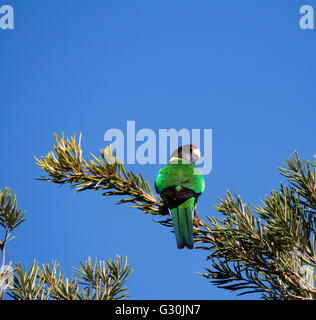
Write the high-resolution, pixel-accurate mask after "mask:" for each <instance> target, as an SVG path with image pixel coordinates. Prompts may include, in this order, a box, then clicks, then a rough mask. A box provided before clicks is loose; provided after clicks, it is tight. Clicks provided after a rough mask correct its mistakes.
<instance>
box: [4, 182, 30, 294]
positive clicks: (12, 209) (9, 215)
mask: <svg viewBox="0 0 316 320" xmlns="http://www.w3.org/2000/svg"><path fill="white" fill-rule="evenodd" d="M24 214H25V212H24V211H23V212H22V210H21V209H18V208H17V200H16V196H15V193H14V194H13V195H12V194H11V189H10V188H7V187H6V188H5V189H4V192H2V191H1V190H0V226H1V227H2V229H3V239H2V241H0V250H1V253H2V262H1V265H0V299H2V297H3V294H4V292H5V289H6V288H7V281H8V277H10V270H9V268H8V267H10V265H11V263H9V264H8V265H5V249H6V245H7V243H8V242H9V241H10V240H12V239H13V238H14V237H15V236H12V231H13V230H15V229H16V228H17V227H18V226H19V225H20V224H21V223H22V222H23V221H24V220H25V219H24Z"/></svg>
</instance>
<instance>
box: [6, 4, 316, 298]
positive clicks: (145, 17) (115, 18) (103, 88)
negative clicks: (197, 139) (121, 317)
mask: <svg viewBox="0 0 316 320" xmlns="http://www.w3.org/2000/svg"><path fill="white" fill-rule="evenodd" d="M1 4H10V5H12V6H13V7H14V10H15V29H14V30H5V31H4V30H0V66H1V73H0V74H1V77H0V92H1V96H0V108H1V125H0V135H1V137H2V139H1V149H0V150H1V151H0V155H1V156H0V188H1V189H3V188H4V186H10V187H11V188H12V189H13V190H14V191H15V192H16V193H17V197H18V204H19V206H20V207H21V208H23V209H25V210H26V218H27V220H26V221H25V223H23V224H22V225H21V227H20V228H19V229H18V230H17V238H16V239H14V240H13V241H12V242H10V244H9V245H8V248H7V253H8V255H7V258H8V259H11V260H12V261H13V262H16V261H21V262H22V264H24V263H28V264H31V263H32V261H33V260H34V259H35V258H36V259H38V260H39V262H40V263H48V262H50V261H51V260H52V259H54V260H57V261H58V262H60V263H61V265H62V268H63V269H64V270H65V271H66V273H67V274H70V272H71V266H78V265H79V260H85V259H87V258H88V257H89V256H90V257H92V259H94V258H95V257H97V258H99V259H106V258H110V257H111V258H114V257H115V254H116V253H119V254H121V255H127V256H128V259H129V261H130V263H131V264H132V265H133V269H134V273H133V275H132V276H131V278H130V279H129V281H128V287H129V289H130V293H131V296H132V298H133V299H236V298H237V297H236V294H235V293H230V292H228V291H225V290H223V289H218V288H216V287H215V286H213V285H211V284H209V283H208V281H207V280H206V279H204V278H202V277H200V276H198V275H196V274H194V272H203V269H204V267H206V266H209V265H208V263H207V262H206V261H205V253H204V252H200V251H198V250H196V251H189V250H182V251H180V250H177V249H176V244H175V239H174V235H173V234H172V233H171V232H170V230H169V229H167V228H163V227H161V226H160V225H159V224H155V223H153V222H152V217H151V216H149V215H147V216H146V215H144V214H143V213H142V212H141V211H138V210H136V209H129V208H128V206H126V205H121V206H117V205H115V201H116V199H115V198H110V197H108V198H105V197H102V196H101V194H100V193H97V192H92V191H87V192H84V193H80V194H74V192H73V190H70V188H69V187H68V186H64V187H61V188H60V187H58V186H57V185H54V184H52V183H45V182H39V181H37V180H35V179H36V178H38V177H39V176H40V175H41V174H42V172H41V171H40V169H39V168H38V167H37V166H36V165H35V161H34V156H37V157H39V156H41V155H44V154H46V153H47V152H49V151H50V150H51V146H52V144H53V143H54V139H53V133H54V132H56V133H57V134H59V135H60V134H61V133H62V132H64V133H65V134H66V135H68V136H69V135H72V134H73V133H74V132H76V133H80V132H81V133H82V135H83V139H82V144H83V145H82V146H83V152H84V156H85V157H87V158H89V153H90V152H93V153H94V154H98V152H99V149H100V148H103V147H104V146H105V142H104V139H103V138H104V133H105V131H106V130H107V129H109V128H119V129H121V130H123V131H124V130H125V128H126V121H127V120H134V121H136V130H139V129H142V128H150V129H152V130H154V131H155V132H157V133H158V130H159V129H161V128H166V129H168V128H176V129H177V130H180V129H181V128H188V129H189V130H191V129H192V128H200V129H204V128H211V129H212V130H213V169H212V172H211V174H209V175H207V176H206V177H205V180H206V191H205V193H204V194H203V195H202V196H201V197H200V200H199V214H200V216H201V217H202V218H205V217H206V216H207V215H209V216H214V215H215V216H218V217H220V216H219V215H218V214H217V213H216V212H215V211H214V209H213V208H212V204H217V203H218V198H222V197H224V195H225V188H228V189H229V190H231V191H236V192H237V193H238V194H240V195H241V196H242V198H243V199H244V201H246V202H248V201H251V202H252V203H253V204H257V203H258V202H259V199H262V198H263V197H264V195H265V194H267V193H269V192H270V190H272V189H277V188H278V186H279V182H280V181H281V177H280V176H279V174H278V170H277V167H278V166H280V165H281V164H282V163H283V162H284V161H285V159H286V158H287V157H289V155H290V154H292V153H293V152H294V150H297V151H298V152H299V154H300V156H301V157H302V158H306V159H312V155H313V154H315V131H314V128H315V116H316V111H315V110H316V105H315V102H316V90H315V77H316V64H315V59H316V58H315V57H316V30H301V29H300V28H299V19H300V14H299V8H300V6H302V5H305V4H311V5H314V6H315V7H316V2H315V1H308V2H307V1H305V0H302V1H301V0H300V1H298V0H291V1H288V0H277V1H275V0H273V1H272V0H264V1H263V0H257V1H250V0H241V1H234V0H227V1H207V0H199V1H192V0H190V1H188V0H181V1H180V0H172V1H167V0H161V1H157V0H151V1H145V0H135V1H126V0H125V1H122V0H117V1H109V0H106V1H104V0H102V1H101V0H92V1H89V2H88V1H83V0H76V1H74V0H56V1H42V0H27V1H25V0H6V1H2V0H1V1H0V5H1ZM160 167H161V166H160V165H146V166H143V165H138V164H136V165H129V166H127V168H128V169H130V170H133V171H134V172H135V173H139V172H142V173H143V174H144V176H145V177H146V178H147V179H148V180H149V182H150V183H151V185H152V186H153V181H154V178H155V175H156V173H157V171H158V170H159V168H160ZM256 297H258V296H256V295H253V296H246V297H244V298H249V299H250V298H256Z"/></svg>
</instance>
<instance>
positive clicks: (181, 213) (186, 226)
mask: <svg viewBox="0 0 316 320" xmlns="http://www.w3.org/2000/svg"><path fill="white" fill-rule="evenodd" d="M194 201H195V199H194V197H192V198H189V199H187V200H186V201H184V202H183V203H182V204H181V205H179V206H178V207H176V208H173V209H171V213H172V220H173V225H174V232H175V235H176V240H177V247H178V248H179V249H183V248H184V247H187V248H189V249H193V218H192V212H193V207H194Z"/></svg>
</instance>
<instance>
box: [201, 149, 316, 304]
mask: <svg viewBox="0 0 316 320" xmlns="http://www.w3.org/2000/svg"><path fill="white" fill-rule="evenodd" d="M311 167H315V163H309V162H307V161H306V162H305V167H304V168H303V167H302V165H301V163H300V161H299V158H298V155H297V154H295V156H294V158H293V157H291V158H290V159H289V160H288V161H287V162H286V165H285V166H284V167H283V168H280V171H281V173H282V174H283V175H285V176H286V177H287V178H288V179H289V186H284V185H282V184H281V186H280V190H279V191H278V192H275V191H271V193H270V195H267V196H266V197H265V199H264V201H262V205H260V206H257V207H252V206H250V205H249V204H244V203H243V202H242V199H241V198H240V197H239V196H238V195H235V196H232V194H231V193H230V192H228V191H227V194H226V198H225V199H221V200H220V203H219V205H217V206H214V209H215V210H217V211H218V212H220V213H221V214H222V215H223V216H224V219H218V218H210V217H208V220H209V224H208V225H207V224H206V223H204V222H202V227H203V228H202V229H201V230H200V231H199V232H198V236H197V237H196V242H198V243H200V244H202V245H201V246H200V249H204V250H207V251H208V252H210V254H209V255H208V259H209V260H210V261H211V264H212V267H213V269H210V268H206V271H207V272H206V273H203V274H202V275H203V276H204V277H206V278H207V279H209V280H210V281H211V282H212V283H214V284H216V285H217V286H219V287H221V288H225V289H228V290H232V291H236V290H240V291H241V293H240V294H245V293H251V292H262V294H263V297H264V298H266V299H316V287H315V280H314V274H313V270H315V269H314V268H315V267H316V255H315V206H314V204H313V202H312V201H311V200H312V199H316V198H315V197H316V189H315V188H314V186H315V174H314V173H312V172H311ZM309 268H310V269H309ZM308 270H311V272H312V277H311V278H309V279H307V277H306V271H308Z"/></svg>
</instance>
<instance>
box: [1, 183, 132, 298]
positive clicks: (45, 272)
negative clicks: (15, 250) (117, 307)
mask: <svg viewBox="0 0 316 320" xmlns="http://www.w3.org/2000/svg"><path fill="white" fill-rule="evenodd" d="M24 214H25V212H24V211H23V212H22V210H21V209H17V200H16V196H15V194H13V195H11V189H10V188H7V187H6V188H5V190H4V192H3V193H2V192H1V190H0V226H1V228H2V231H3V234H4V238H3V241H1V242H0V250H1V252H2V262H1V268H0V299H3V297H4V294H5V293H6V294H8V296H10V297H11V298H13V299H16V300H118V299H124V298H126V297H128V296H129V295H128V292H127V290H128V289H127V287H126V286H125V283H126V281H127V279H128V278H129V277H130V275H131V272H132V270H131V266H130V265H129V264H128V263H127V258H125V259H123V258H122V257H120V256H119V255H117V256H116V260H114V261H113V260H112V259H109V260H105V261H99V262H98V261H97V259H95V262H94V263H93V264H92V263H91V259H90V258H88V260H87V261H86V262H84V263H83V262H81V261H80V267H79V268H74V274H73V275H72V276H71V277H70V278H69V279H68V278H66V277H65V275H64V273H62V272H61V268H60V265H59V264H58V263H57V262H56V261H53V262H52V264H51V265H49V264H44V265H43V266H42V268H40V267H39V265H38V262H37V261H34V262H33V264H32V266H31V267H30V268H29V269H28V270H27V267H26V266H25V267H22V265H21V263H20V262H18V263H16V266H15V268H14V269H13V268H12V262H11V261H10V262H9V264H8V265H5V248H6V245H7V243H8V242H9V241H10V240H11V239H13V238H14V236H11V234H12V231H13V230H15V229H16V228H17V227H18V226H19V225H20V224H21V223H22V222H23V221H24V220H25V219H24Z"/></svg>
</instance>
